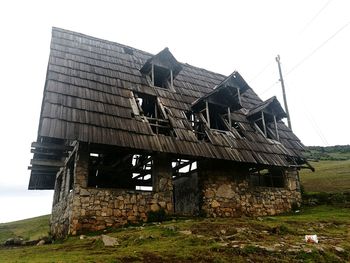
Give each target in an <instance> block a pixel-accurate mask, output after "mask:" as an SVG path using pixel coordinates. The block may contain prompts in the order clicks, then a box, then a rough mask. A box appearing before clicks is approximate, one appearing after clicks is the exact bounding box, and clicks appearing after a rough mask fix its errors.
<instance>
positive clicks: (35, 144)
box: [31, 142, 74, 151]
mask: <svg viewBox="0 0 350 263" xmlns="http://www.w3.org/2000/svg"><path fill="white" fill-rule="evenodd" d="M31 147H32V148H41V149H50V150H61V151H72V150H73V148H74V147H73V146H68V145H61V144H54V143H41V142H32V144H31Z"/></svg>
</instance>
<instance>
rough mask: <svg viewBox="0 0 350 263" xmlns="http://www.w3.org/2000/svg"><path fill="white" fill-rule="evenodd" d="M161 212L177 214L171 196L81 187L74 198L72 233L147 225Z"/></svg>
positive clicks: (167, 194)
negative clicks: (151, 214)
mask: <svg viewBox="0 0 350 263" xmlns="http://www.w3.org/2000/svg"><path fill="white" fill-rule="evenodd" d="M160 209H164V210H165V211H166V213H168V214H172V213H173V202H172V195H171V193H166V192H163V193H153V192H144V191H129V190H123V189H119V190H118V189H96V188H80V189H78V190H77V191H76V193H75V196H74V201H73V216H72V221H71V226H70V233H71V234H73V235H75V234H78V233H79V232H84V231H97V230H102V229H105V228H107V227H117V226H121V225H125V224H128V223H139V222H144V221H146V220H147V213H148V212H149V211H158V210H160Z"/></svg>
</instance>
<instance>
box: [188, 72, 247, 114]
mask: <svg viewBox="0 0 350 263" xmlns="http://www.w3.org/2000/svg"><path fill="white" fill-rule="evenodd" d="M249 88H250V87H249V86H248V84H247V83H246V82H245V80H244V79H243V78H242V76H241V75H240V74H239V73H238V72H237V71H234V72H233V73H232V74H231V75H230V76H228V77H227V78H225V79H224V80H223V81H222V82H221V83H220V84H219V85H217V86H215V87H214V89H213V90H212V91H211V92H209V93H208V94H206V95H204V96H202V97H200V98H198V99H197V100H195V101H194V102H193V103H192V109H194V110H198V109H201V108H203V105H204V102H205V101H209V102H211V103H214V104H220V105H222V106H224V107H229V108H231V109H232V110H238V109H240V108H242V105H241V99H240V94H242V93H244V92H245V91H247V90H248V89H249Z"/></svg>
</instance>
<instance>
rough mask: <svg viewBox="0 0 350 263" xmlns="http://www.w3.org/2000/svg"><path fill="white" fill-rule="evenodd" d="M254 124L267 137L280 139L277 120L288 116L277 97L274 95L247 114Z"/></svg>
mask: <svg viewBox="0 0 350 263" xmlns="http://www.w3.org/2000/svg"><path fill="white" fill-rule="evenodd" d="M247 117H248V119H249V120H251V121H252V124H253V126H254V127H255V129H256V130H258V131H259V132H260V133H261V134H263V135H264V136H265V137H266V138H269V139H273V140H277V141H279V134H278V128H277V121H279V120H281V119H282V118H285V117H287V114H286V113H285V112H284V110H283V108H282V107H281V105H280V103H279V102H278V100H277V98H276V97H272V98H270V99H268V100H266V101H264V102H262V103H260V104H259V105H257V106H256V107H255V108H253V109H251V110H250V111H249V113H248V115H247Z"/></svg>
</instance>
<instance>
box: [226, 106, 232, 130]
mask: <svg viewBox="0 0 350 263" xmlns="http://www.w3.org/2000/svg"><path fill="white" fill-rule="evenodd" d="M227 115H228V116H227V117H228V125H229V126H230V130H231V128H232V120H231V109H230V107H227Z"/></svg>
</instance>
